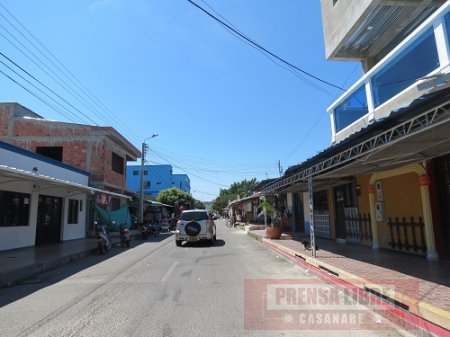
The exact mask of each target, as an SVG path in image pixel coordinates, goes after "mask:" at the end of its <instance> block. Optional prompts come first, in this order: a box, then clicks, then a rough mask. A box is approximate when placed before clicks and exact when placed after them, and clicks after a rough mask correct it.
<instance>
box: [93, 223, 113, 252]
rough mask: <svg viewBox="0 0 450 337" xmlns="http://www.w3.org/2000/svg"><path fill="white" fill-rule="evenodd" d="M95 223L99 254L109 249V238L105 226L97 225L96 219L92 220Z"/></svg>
mask: <svg viewBox="0 0 450 337" xmlns="http://www.w3.org/2000/svg"><path fill="white" fill-rule="evenodd" d="M94 225H95V238H96V241H97V249H98V252H99V254H105V253H106V251H108V250H110V249H111V238H110V237H109V232H108V229H107V228H106V226H98V223H97V221H94Z"/></svg>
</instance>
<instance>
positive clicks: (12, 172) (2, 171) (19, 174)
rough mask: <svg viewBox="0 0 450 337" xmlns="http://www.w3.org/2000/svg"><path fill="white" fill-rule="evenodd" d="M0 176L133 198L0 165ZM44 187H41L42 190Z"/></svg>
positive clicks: (92, 192)
mask: <svg viewBox="0 0 450 337" xmlns="http://www.w3.org/2000/svg"><path fill="white" fill-rule="evenodd" d="M0 175H2V176H4V177H11V178H19V179H25V180H29V181H34V182H39V183H40V184H42V185H43V184H45V185H49V186H55V187H67V188H68V189H70V190H77V191H84V192H88V193H91V194H94V193H103V194H107V195H111V196H114V197H118V198H124V199H128V200H131V197H129V196H127V195H124V194H120V193H114V192H110V191H106V190H102V189H99V188H94V187H90V186H87V185H83V184H79V183H74V182H71V181H68V180H63V179H58V178H53V177H49V176H46V175H43V174H39V173H34V172H31V171H26V170H21V169H18V168H15V167H10V166H6V165H0ZM42 187H43V186H41V188H42Z"/></svg>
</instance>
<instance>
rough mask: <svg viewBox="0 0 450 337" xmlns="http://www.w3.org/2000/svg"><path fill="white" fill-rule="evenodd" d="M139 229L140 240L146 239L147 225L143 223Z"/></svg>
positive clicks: (148, 232)
mask: <svg viewBox="0 0 450 337" xmlns="http://www.w3.org/2000/svg"><path fill="white" fill-rule="evenodd" d="M139 230H140V231H141V236H142V240H147V238H148V236H149V235H150V229H149V228H148V225H147V224H145V223H143V224H141V225H140V227H139Z"/></svg>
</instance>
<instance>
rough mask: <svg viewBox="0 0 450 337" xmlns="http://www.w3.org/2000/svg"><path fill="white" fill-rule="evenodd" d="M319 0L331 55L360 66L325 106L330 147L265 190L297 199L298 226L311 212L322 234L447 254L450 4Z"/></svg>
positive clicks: (434, 256)
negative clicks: (357, 75) (345, 87)
mask: <svg viewBox="0 0 450 337" xmlns="http://www.w3.org/2000/svg"><path fill="white" fill-rule="evenodd" d="M321 5H322V16H323V27H324V36H325V39H324V40H325V50H326V57H327V58H328V59H330V60H342V61H355V60H356V61H360V62H361V64H362V67H363V71H364V74H363V75H362V77H361V78H360V79H359V80H358V81H357V82H356V83H354V84H353V85H352V86H351V87H350V88H349V89H348V90H347V91H346V92H345V93H344V94H343V95H342V96H341V97H339V98H338V99H337V100H336V101H335V102H334V103H333V104H332V105H331V106H330V107H329V108H328V112H329V115H330V124H331V143H332V146H330V147H329V148H328V149H325V150H324V151H322V152H321V153H319V154H318V155H316V156H314V157H313V158H310V159H308V160H307V161H305V162H303V163H302V164H299V165H296V166H294V167H291V168H289V169H288V170H287V171H286V173H285V175H284V176H283V177H282V178H280V179H278V180H277V181H276V182H275V183H273V184H272V185H271V186H269V187H266V188H265V189H264V190H263V191H264V193H278V194H286V196H287V200H291V202H290V203H288V207H290V208H291V211H292V212H293V213H294V214H293V219H297V220H295V222H296V224H295V225H294V226H293V227H294V228H296V229H297V231H298V234H302V235H307V234H308V233H307V228H308V223H310V222H311V221H312V220H314V227H315V234H316V235H317V236H320V237H324V238H331V239H335V240H337V241H339V242H343V243H355V244H361V245H366V246H368V247H372V248H373V249H380V248H381V249H387V250H394V251H400V252H405V253H410V254H415V255H422V256H424V257H426V258H428V259H430V260H435V259H438V258H440V259H448V258H450V249H449V248H448V247H449V246H450V245H449V242H450V223H449V220H448V219H449V214H447V213H448V209H450V197H449V192H448V191H449V189H448V186H449V181H450V179H449V172H450V170H449V167H450V141H449V138H448V136H447V135H448V132H449V131H450V114H449V113H448V111H450V110H449V108H450V82H449V81H450V67H449V66H450V61H449V60H450V3H449V2H446V1H414V2H412V1H411V2H409V1H383V0H362V1H359V0H354V1H352V0H348V1H347V0H346V1H342V0H332V1H331V0H330V1H328V0H322V1H321ZM309 182H311V184H308V183H309ZM310 201H312V202H313V212H312V213H313V214H312V215H313V218H311V216H310V215H309V214H310V207H309V206H310ZM299 207H300V208H302V210H303V212H300V211H298V208H299ZM300 213H303V214H300ZM302 224H303V225H304V226H302ZM302 229H304V231H303V230H302Z"/></svg>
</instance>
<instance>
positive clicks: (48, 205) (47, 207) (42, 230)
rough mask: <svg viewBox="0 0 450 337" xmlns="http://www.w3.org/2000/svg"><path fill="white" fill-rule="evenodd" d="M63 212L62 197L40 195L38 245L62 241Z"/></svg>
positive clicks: (37, 226) (37, 224)
mask: <svg viewBox="0 0 450 337" xmlns="http://www.w3.org/2000/svg"><path fill="white" fill-rule="evenodd" d="M61 214H62V198H58V197H53V196H48V195H39V204H38V214H37V223H36V242H35V244H36V246H39V245H45V244H50V243H58V242H60V238H61Z"/></svg>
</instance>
